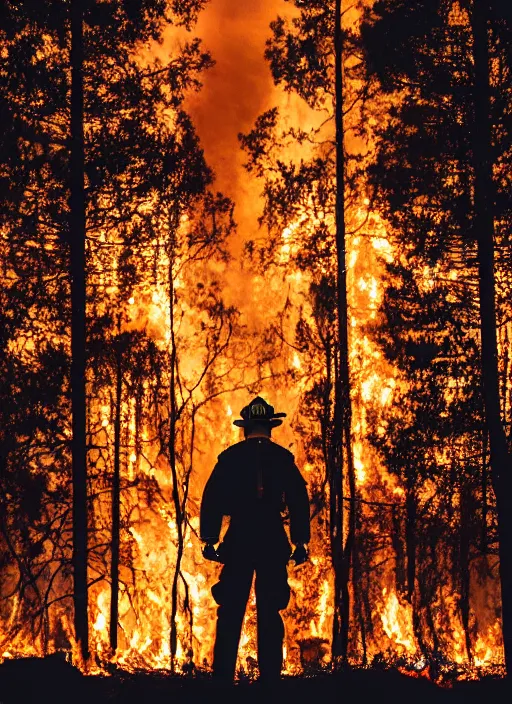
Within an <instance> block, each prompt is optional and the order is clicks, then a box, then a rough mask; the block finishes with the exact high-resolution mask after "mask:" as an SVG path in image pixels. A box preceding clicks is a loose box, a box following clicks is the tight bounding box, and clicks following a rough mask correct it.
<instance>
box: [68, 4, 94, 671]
mask: <svg viewBox="0 0 512 704" xmlns="http://www.w3.org/2000/svg"><path fill="white" fill-rule="evenodd" d="M70 10H71V55H70V60H71V133H70V144H71V152H70V210H69V214H70V228H69V231H70V245H71V249H70V263H71V272H70V273H71V414H72V424H71V427H72V441H71V447H72V467H73V601H74V607H75V634H76V638H77V640H78V642H79V643H80V648H81V651H82V656H83V658H84V660H87V658H88V656H89V619H88V612H87V448H86V437H85V422H86V421H85V419H86V400H85V380H86V367H85V360H86V349H85V346H86V341H85V340H86V319H85V298H86V294H85V288H86V281H85V276H86V262H85V210H86V205H85V183H84V181H85V150H84V75H83V74H84V49H83V8H82V2H80V1H77V2H72V3H71V5H70Z"/></svg>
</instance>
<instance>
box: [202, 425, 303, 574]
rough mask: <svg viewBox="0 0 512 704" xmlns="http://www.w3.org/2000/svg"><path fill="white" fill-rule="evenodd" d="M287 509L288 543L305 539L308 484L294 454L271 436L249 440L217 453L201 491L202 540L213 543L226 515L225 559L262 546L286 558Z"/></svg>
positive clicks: (296, 542) (223, 547) (223, 544)
mask: <svg viewBox="0 0 512 704" xmlns="http://www.w3.org/2000/svg"><path fill="white" fill-rule="evenodd" d="M285 511H287V512H288V514H289V522H290V537H291V541H292V543H294V544H298V543H307V542H309V539H310V528H309V499H308V493H307V489H306V482H305V481H304V479H303V478H302V475H301V473H300V471H299V470H298V468H297V466H296V465H295V461H294V458H293V455H292V453H291V452H289V451H288V450H286V449H285V448H284V447H281V446H280V445H278V444H276V443H274V442H272V440H270V438H262V437H253V438H248V439H246V440H243V441H242V442H239V443H237V444H236V445H232V446H231V447H229V448H228V449H227V450H225V451H224V452H222V453H221V454H220V455H219V457H218V461H217V464H216V465H215V467H214V469H213V472H212V474H211V475H210V478H209V479H208V482H207V483H206V486H205V489H204V492H203V498H202V502H201V527H200V532H201V539H202V540H207V541H209V542H212V543H217V542H218V541H219V535H220V530H221V526H222V518H223V516H229V517H230V521H229V528H228V530H227V532H226V535H225V537H224V541H223V543H222V546H221V550H222V552H223V553H224V554H223V558H225V557H226V555H229V554H232V553H235V554H239V553H240V551H246V550H251V549H260V548H263V549H264V550H265V551H268V552H269V553H273V554H275V555H276V556H277V555H281V556H282V557H283V558H284V559H288V557H289V554H290V543H289V542H288V538H287V535H286V531H285V528H284V520H285V516H284V515H283V514H284V512H285ZM223 561H224V559H223Z"/></svg>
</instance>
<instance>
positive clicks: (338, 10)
mask: <svg viewBox="0 0 512 704" xmlns="http://www.w3.org/2000/svg"><path fill="white" fill-rule="evenodd" d="M341 15H342V2H341V0H336V2H335V24H334V49H335V116H336V117H335V120H336V257H337V270H336V292H337V301H336V308H337V318H338V319H337V327H338V354H337V355H336V357H337V361H336V365H335V380H334V422H333V429H332V452H331V461H330V468H329V489H330V530H331V555H332V562H333V568H334V619H333V642H332V653H333V661H334V663H335V664H336V663H337V662H339V661H344V660H346V656H347V649H348V634H349V620H350V592H349V587H348V585H349V580H350V569H351V557H352V550H353V546H354V541H355V520H354V519H355V501H354V499H355V477H354V468H353V461H352V452H351V426H352V416H351V406H350V373H349V358H348V351H349V350H348V304H347V269H346V261H345V259H346V242H345V239H346V231H345V154H344V126H343V107H344V101H343V98H344V94H343V34H342V27H341ZM345 469H346V470H347V475H348V481H349V486H350V493H351V499H352V501H351V502H350V504H349V511H350V516H349V531H348V535H347V540H346V544H345V547H344V540H343V523H344V506H343V487H344V477H345Z"/></svg>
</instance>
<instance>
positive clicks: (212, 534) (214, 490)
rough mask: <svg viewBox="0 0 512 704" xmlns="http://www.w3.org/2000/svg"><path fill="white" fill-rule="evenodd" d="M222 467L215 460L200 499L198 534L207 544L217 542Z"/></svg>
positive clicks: (219, 526) (221, 506)
mask: <svg viewBox="0 0 512 704" xmlns="http://www.w3.org/2000/svg"><path fill="white" fill-rule="evenodd" d="M222 474H223V473H222V469H221V467H220V465H219V463H218V462H217V464H216V465H215V467H214V469H213V472H212V473H211V475H210V478H209V479H208V481H207V482H206V486H205V488H204V491H203V497H202V499H201V512H200V536H201V540H202V541H203V542H205V543H206V544H207V545H215V543H218V542H219V536H220V529H221V526H222V516H223V503H224V502H223V498H224V497H223V493H224V492H223V481H222Z"/></svg>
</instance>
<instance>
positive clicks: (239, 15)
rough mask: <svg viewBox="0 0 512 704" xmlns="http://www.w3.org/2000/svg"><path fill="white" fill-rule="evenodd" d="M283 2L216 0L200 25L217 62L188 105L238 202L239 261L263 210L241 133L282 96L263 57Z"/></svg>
mask: <svg viewBox="0 0 512 704" xmlns="http://www.w3.org/2000/svg"><path fill="white" fill-rule="evenodd" d="M282 6H284V3H283V2H282V1H281V0H256V1H255V2H239V0H212V1H211V2H210V4H209V5H208V6H207V8H206V10H205V11H204V12H203V13H202V15H201V17H200V20H199V23H198V25H197V27H196V28H195V32H196V33H197V35H198V36H200V37H201V38H202V39H203V41H204V45H205V47H207V48H208V50H209V51H210V52H211V54H212V56H213V58H214V60H215V61H216V65H215V67H214V68H213V69H210V70H209V71H208V72H207V73H206V74H205V75H204V81H203V89H202V90H201V91H200V93H197V94H194V95H193V96H191V97H190V98H189V100H188V101H187V106H186V107H187V110H188V112H189V113H190V115H191V116H192V119H193V120H194V123H195V125H196V128H197V131H198V134H199V137H200V139H201V143H202V145H203V147H204V150H205V155H206V159H207V161H208V163H209V164H210V166H211V167H212V168H213V169H214V171H215V174H216V182H215V186H216V188H218V189H219V190H220V191H222V192H223V193H224V194H225V195H227V196H229V197H231V198H232V199H233V200H234V201H235V204H236V205H235V220H236V222H237V225H238V228H237V235H236V237H235V238H233V241H232V242H231V251H232V254H233V256H234V257H235V258H236V259H238V257H239V256H240V254H241V249H242V246H243V242H245V241H246V240H247V239H249V238H250V237H252V236H254V234H255V233H256V231H257V228H258V223H257V219H258V215H259V213H260V212H261V209H262V201H261V198H260V196H259V191H260V189H261V184H260V183H258V182H257V181H256V180H255V179H254V178H251V177H250V175H249V174H247V172H246V171H245V169H244V167H243V163H244V160H245V155H244V153H243V152H242V151H241V149H240V145H239V142H238V138H237V135H238V133H239V132H247V131H248V130H250V129H251V128H252V126H253V124H254V121H255V119H256V117H257V116H258V115H259V114H260V113H261V112H263V111H264V110H267V109H268V108H270V107H272V106H273V105H275V104H276V103H278V102H280V101H281V100H282V91H280V90H279V89H277V88H276V87H275V86H274V84H273V81H272V76H271V74H270V70H269V67H268V65H267V63H266V62H265V59H264V57H263V53H264V49H265V40H266V38H267V37H268V36H269V35H270V29H269V24H270V22H271V21H272V20H273V19H275V18H276V16H277V14H278V12H280V11H281V10H282ZM285 9H286V7H285Z"/></svg>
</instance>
